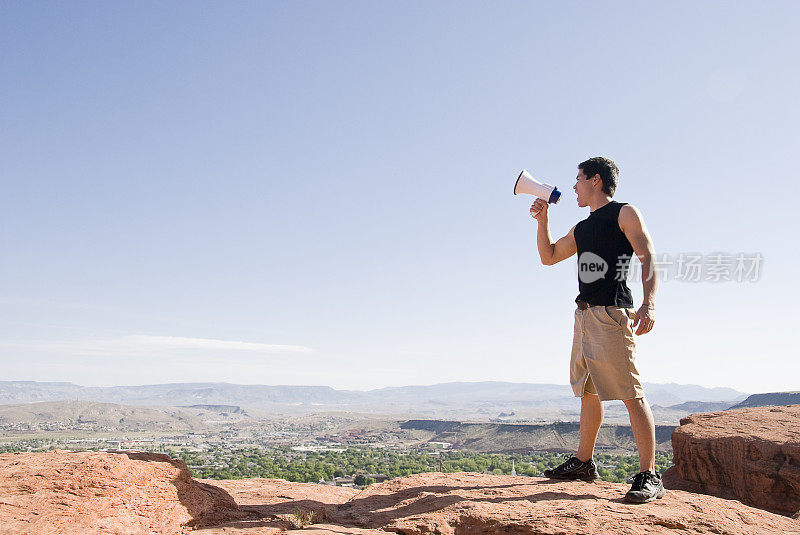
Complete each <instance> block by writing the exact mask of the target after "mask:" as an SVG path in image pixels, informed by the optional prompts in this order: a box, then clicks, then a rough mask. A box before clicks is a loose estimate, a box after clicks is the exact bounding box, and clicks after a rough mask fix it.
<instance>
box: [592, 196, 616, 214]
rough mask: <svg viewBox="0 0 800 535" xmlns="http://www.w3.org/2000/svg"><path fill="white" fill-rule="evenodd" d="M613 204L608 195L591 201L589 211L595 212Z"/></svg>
mask: <svg viewBox="0 0 800 535" xmlns="http://www.w3.org/2000/svg"><path fill="white" fill-rule="evenodd" d="M610 202H611V197H609V196H608V195H603V196H602V197H598V198H597V199H592V200H591V201H589V211H591V212H594V211H595V210H598V209H600V208H602V207H603V206H605V205H607V204H608V203H610Z"/></svg>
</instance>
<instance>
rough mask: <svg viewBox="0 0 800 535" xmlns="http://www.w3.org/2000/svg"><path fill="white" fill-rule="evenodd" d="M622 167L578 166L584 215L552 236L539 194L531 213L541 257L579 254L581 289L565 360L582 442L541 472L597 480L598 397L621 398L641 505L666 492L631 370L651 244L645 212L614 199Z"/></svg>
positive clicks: (650, 274) (651, 276)
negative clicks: (636, 265) (634, 277)
mask: <svg viewBox="0 0 800 535" xmlns="http://www.w3.org/2000/svg"><path fill="white" fill-rule="evenodd" d="M618 176H619V169H618V168H617V165H616V164H615V163H614V162H613V161H611V160H609V159H608V158H602V157H595V158H590V159H588V160H586V161H585V162H583V163H581V164H580V165H578V176H577V178H576V182H575V186H574V187H573V189H574V190H575V193H576V194H577V196H578V206H580V207H584V206H588V207H589V209H590V210H591V212H590V213H589V217H587V218H586V219H584V220H583V221H580V222H579V223H578V224H576V225H575V226H574V227H572V229H570V231H569V233H568V234H567V235H566V236H564V237H563V238H561V239H559V240H558V241H556V242H553V239H552V238H551V236H550V227H549V224H548V219H547V206H548V205H547V203H546V202H545V201H543V200H542V199H536V201H535V202H534V203H533V205H532V206H531V215H532V216H533V217H534V218H535V219H536V220H537V221H538V224H539V230H538V233H537V240H536V241H537V245H538V248H539V256H540V257H541V259H542V263H543V264H544V265H547V266H551V265H553V264H555V263H557V262H561V261H562V260H565V259H567V258H569V257H571V256H572V255H574V254H575V253H578V290H579V295H578V297H577V298H576V299H575V302H576V303H577V305H578V307H577V309H576V310H575V329H574V338H573V342H572V357H571V361H570V383H571V384H572V390H573V392H574V394H575V396H577V397H580V398H581V428H580V442H579V445H578V451H577V453H576V455H575V456H573V457H571V458H570V459H568V460H567V461H566V462H564V463H563V464H561V465H560V466H558V467H557V468H554V469H552V470H546V471H545V476H547V477H550V478H554V479H583V480H587V481H592V480H594V479H597V478H598V477H599V476H598V474H597V467H596V465H595V463H594V461H593V460H592V456H593V454H594V446H595V441H596V440H597V433H598V432H599V431H600V424H601V423H602V422H603V404H602V402H603V401H608V400H612V399H621V400H622V401H623V402H624V403H625V406H626V407H627V409H628V415H629V417H630V421H631V428H632V429H633V437H634V439H635V440H636V447H637V449H638V450H639V465H640V467H639V469H640V470H641V471H640V472H639V473H638V474H636V475H635V476H634V478H633V485H632V486H631V489H630V490H629V491H628V493H627V494H626V495H625V500H626V501H628V502H633V503H644V502H649V501H653V500H655V499H658V498H662V497H663V496H664V495H665V490H664V485H663V484H662V483H661V476H660V474H658V473H657V472H656V471H655V425H654V422H653V413H652V412H651V411H650V405H649V404H648V403H647V400H646V399H645V398H644V391H643V390H642V385H641V382H640V380H639V372H638V371H637V369H636V362H635V360H636V342H635V340H634V336H633V334H634V333H633V328H634V327H636V334H637V335H642V334H645V333H647V332H650V330H651V329H652V328H653V323H654V321H655V296H656V289H657V287H658V278H657V277H656V276H655V273H654V270H653V260H654V256H655V250H654V248H653V242H652V240H651V239H650V235H649V233H648V232H647V228H646V227H645V225H644V220H643V219H642V214H641V213H640V212H639V210H637V209H636V208H635V207H633V206H631V205H630V204H626V203H619V202H616V201H612V200H611V198H612V197H613V196H614V191H615V190H616V188H617V183H618ZM633 253H635V254H636V256H637V257H638V258H639V260H640V261H641V264H642V285H643V288H644V303H642V306H641V307H639V309H638V310H636V312H635V313H634V308H633V298H632V295H631V291H630V289H629V288H628V285H627V284H626V282H625V280H626V279H627V272H628V265H629V261H630V259H631V257H632V254H633Z"/></svg>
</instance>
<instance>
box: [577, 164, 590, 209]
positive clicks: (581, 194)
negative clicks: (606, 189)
mask: <svg viewBox="0 0 800 535" xmlns="http://www.w3.org/2000/svg"><path fill="white" fill-rule="evenodd" d="M572 189H574V190H575V193H576V194H577V195H578V206H579V207H581V208H583V207H584V206H588V205H589V204H588V202H587V199H588V198H589V194H590V193H591V191H592V184H591V183H590V182H589V181H588V180H586V175H585V174H584V173H583V169H578V176H576V177H575V185H574V186H572Z"/></svg>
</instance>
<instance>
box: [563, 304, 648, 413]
mask: <svg viewBox="0 0 800 535" xmlns="http://www.w3.org/2000/svg"><path fill="white" fill-rule="evenodd" d="M633 317H634V311H633V309H632V308H620V307H612V306H592V307H589V308H587V309H586V310H581V309H576V310H575V332H574V337H573V339H572V358H571V359H570V364H569V376H570V384H571V385H572V391H573V393H574V394H575V395H576V396H577V397H583V395H584V393H587V394H597V395H598V396H599V397H600V400H601V401H608V400H611V399H623V400H624V399H632V398H641V397H644V390H643V389H642V383H641V382H640V381H639V371H638V370H637V369H636V342H635V341H634V339H633V329H632V328H631V325H632V324H633Z"/></svg>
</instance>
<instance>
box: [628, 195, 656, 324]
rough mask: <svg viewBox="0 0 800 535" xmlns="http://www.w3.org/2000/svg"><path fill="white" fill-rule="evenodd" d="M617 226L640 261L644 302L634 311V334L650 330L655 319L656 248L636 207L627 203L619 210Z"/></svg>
mask: <svg viewBox="0 0 800 535" xmlns="http://www.w3.org/2000/svg"><path fill="white" fill-rule="evenodd" d="M619 227H620V228H621V229H622V232H624V233H625V237H626V238H628V241H629V242H631V246H632V247H633V252H634V253H636V256H637V257H638V258H639V261H640V262H641V263H642V290H643V293H644V302H643V303H642V306H641V307H640V308H639V310H638V311H637V312H636V317H635V318H634V320H633V326H634V327H635V326H636V324H637V323H638V324H639V328H638V329H636V334H644V333H647V332H650V329H652V328H653V324H654V323H655V321H656V290H657V289H658V273H657V272H656V270H655V266H654V265H653V262H654V260H655V255H656V250H655V247H654V246H653V240H652V238H650V233H649V232H647V227H646V226H645V225H644V218H643V217H642V214H641V212H639V210H637V209H636V207H634V206H631V205H630V204H627V205H625V206H623V207H622V209H621V210H620V212H619Z"/></svg>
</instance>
